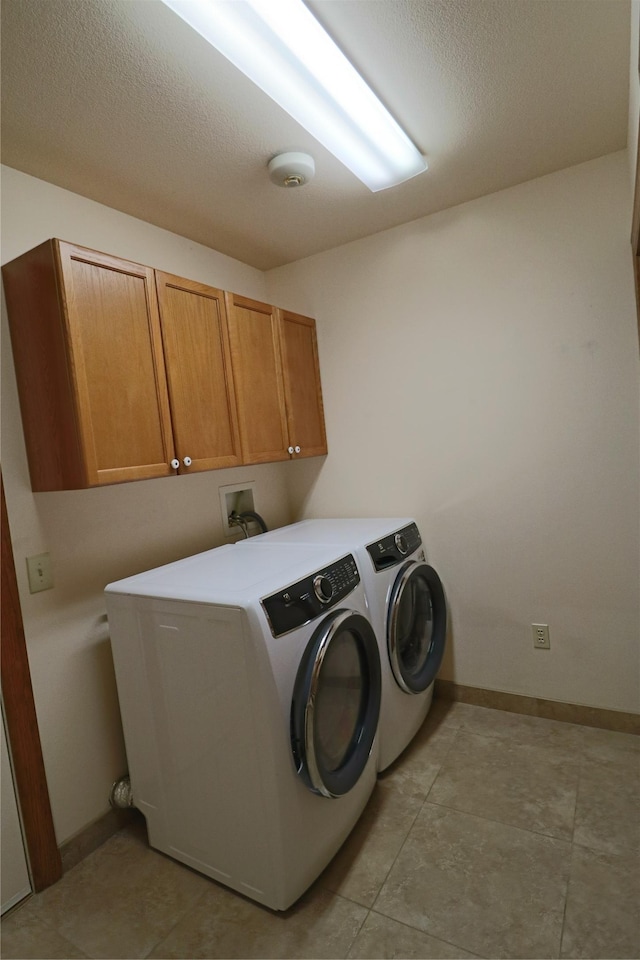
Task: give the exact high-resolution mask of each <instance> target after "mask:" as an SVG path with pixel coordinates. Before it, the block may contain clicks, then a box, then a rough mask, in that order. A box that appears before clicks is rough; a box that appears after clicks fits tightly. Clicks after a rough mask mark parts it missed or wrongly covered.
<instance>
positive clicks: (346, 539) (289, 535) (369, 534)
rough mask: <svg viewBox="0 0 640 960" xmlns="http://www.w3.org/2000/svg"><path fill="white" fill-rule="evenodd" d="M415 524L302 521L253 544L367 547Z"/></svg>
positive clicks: (375, 519)
mask: <svg viewBox="0 0 640 960" xmlns="http://www.w3.org/2000/svg"><path fill="white" fill-rule="evenodd" d="M411 523H415V520H413V519H412V518H411V517H365V518H360V517H356V518H353V519H351V518H336V519H319V520H301V521H300V522H299V523H292V524H290V525H289V526H287V527H279V528H278V529H277V530H270V531H269V533H263V534H261V535H260V536H258V537H253V538H252V540H251V541H245V542H244V543H245V544H246V545H249V544H250V543H251V542H252V541H255V543H256V544H257V543H265V544H266V543H290V544H293V543H305V544H336V545H341V546H349V547H356V546H365V545H366V544H368V543H370V542H372V541H374V540H379V539H380V538H382V537H385V536H387V535H388V534H390V533H395V532H396V531H397V530H402V529H403V528H404V527H408V526H409V524H411Z"/></svg>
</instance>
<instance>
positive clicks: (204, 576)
mask: <svg viewBox="0 0 640 960" xmlns="http://www.w3.org/2000/svg"><path fill="white" fill-rule="evenodd" d="M255 539H257V538H255ZM346 552H347V551H345V550H343V549H341V548H340V545H336V544H333V545H330V544H327V545H323V544H320V545H318V544H306V543H302V542H300V543H267V542H263V543H260V544H257V543H256V544H253V543H247V544H246V546H245V547H244V548H243V549H239V546H238V544H225V545H224V546H221V547H216V548H214V549H213V550H207V551H205V552H204V553H198V554H195V555H194V556H191V557H186V558H185V559H184V560H176V561H175V562H174V563H168V564H165V565H164V566H162V567H156V568H155V569H154V570H147V571H145V572H143V573H139V574H136V575H135V576H132V577H127V578H126V579H124V580H118V581H116V582H114V583H110V584H109V585H108V586H107V587H105V590H106V592H108V593H120V594H129V595H132V596H143V597H145V596H146V597H164V598H166V599H172V600H191V601H196V602H201V603H219V604H222V605H227V606H238V607H247V606H249V605H251V603H252V602H253V601H255V600H256V598H258V597H262V596H265V595H266V594H269V593H272V592H275V591H277V590H280V589H282V588H283V587H286V586H288V585H289V584H291V583H295V582H296V581H299V580H301V579H302V578H303V577H305V576H308V575H310V574H312V573H315V572H316V571H319V570H321V569H322V568H323V567H325V566H326V565H327V564H330V563H332V562H333V561H334V560H338V559H340V558H341V557H342V556H343V555H344V554H345V553H346Z"/></svg>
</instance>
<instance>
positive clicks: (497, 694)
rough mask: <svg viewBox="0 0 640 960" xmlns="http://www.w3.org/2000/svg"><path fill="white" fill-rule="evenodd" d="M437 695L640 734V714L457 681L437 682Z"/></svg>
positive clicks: (498, 708) (549, 718)
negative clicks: (502, 690)
mask: <svg viewBox="0 0 640 960" xmlns="http://www.w3.org/2000/svg"><path fill="white" fill-rule="evenodd" d="M434 695H435V696H436V697H439V698H440V699H442V700H459V701H460V702H462V703H472V704H475V705H476V706H478V707H492V708H493V709H494V710H507V711H509V712H510V713H524V714H527V716H530V717H544V718H545V719H547V720H563V721H564V722H565V723H579V724H581V725H582V726H585V727H601V728H602V729H603V730H615V731H617V732H618V733H635V734H640V715H638V714H637V713H624V712H623V711H621V710H604V709H602V708H601V707H584V706H582V705H581V704H578V703H564V702H562V701H559V700H543V699H542V698H540V697H524V696H521V695H520V694H518V693H502V692H501V691H500V690H485V689H484V688H482V687H468V686H465V684H462V683H455V682H454V681H453V680H440V679H438V680H436V686H435V691H434Z"/></svg>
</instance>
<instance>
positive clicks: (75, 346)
mask: <svg viewBox="0 0 640 960" xmlns="http://www.w3.org/2000/svg"><path fill="white" fill-rule="evenodd" d="M59 250H60V264H61V270H62V275H63V278H64V293H65V295H66V308H67V318H68V335H69V341H70V353H71V358H72V376H73V377H74V378H75V381H76V390H77V395H78V416H79V426H80V432H81V438H82V442H83V446H84V454H85V459H86V463H87V475H88V479H89V482H90V483H113V482H117V481H121V480H136V479H143V478H145V477H159V476H166V475H169V474H170V473H171V472H172V471H171V467H170V461H171V459H172V457H173V441H172V436H171V422H170V417H169V407H168V396H167V390H166V380H165V372H164V360H163V356H162V342H161V338H160V326H159V320H158V308H157V301H156V295H155V285H154V276H153V271H152V270H151V269H150V268H147V267H142V266H138V265H137V264H133V263H129V262H127V261H124V260H119V259H117V258H114V257H108V256H106V255H103V254H97V253H94V252H93V251H90V250H84V249H83V248H81V247H74V246H72V245H70V244H64V243H60V244H59Z"/></svg>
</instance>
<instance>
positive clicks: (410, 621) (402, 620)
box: [387, 560, 447, 693]
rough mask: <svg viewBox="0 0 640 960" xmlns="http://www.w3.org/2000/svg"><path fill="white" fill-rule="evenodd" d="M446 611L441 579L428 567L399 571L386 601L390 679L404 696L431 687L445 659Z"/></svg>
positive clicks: (418, 564)
mask: <svg viewBox="0 0 640 960" xmlns="http://www.w3.org/2000/svg"><path fill="white" fill-rule="evenodd" d="M446 631H447V607H446V602H445V597H444V590H443V588H442V582H441V580H440V577H439V576H438V574H437V573H436V571H435V570H434V569H433V567H430V566H429V564H428V563H424V562H422V561H417V560H409V561H408V562H407V563H405V564H404V566H402V567H401V568H400V572H399V573H398V576H397V578H396V580H395V583H394V585H393V588H392V590H391V595H390V598H389V612H388V619H387V649H388V652H389V661H390V663H391V669H392V671H393V676H394V677H395V680H396V683H397V684H398V686H399V687H400V688H401V689H402V690H404V692H405V693H422V691H423V690H426V689H427V687H429V686H431V684H432V683H433V681H434V680H435V677H436V674H437V672H438V670H439V669H440V664H441V663H442V657H443V656H444V646H445V636H446Z"/></svg>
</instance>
